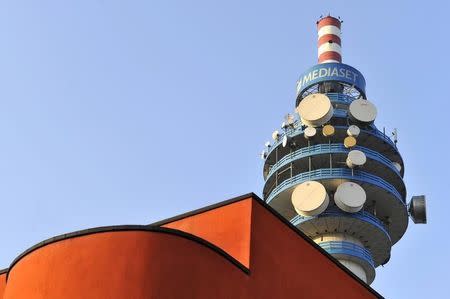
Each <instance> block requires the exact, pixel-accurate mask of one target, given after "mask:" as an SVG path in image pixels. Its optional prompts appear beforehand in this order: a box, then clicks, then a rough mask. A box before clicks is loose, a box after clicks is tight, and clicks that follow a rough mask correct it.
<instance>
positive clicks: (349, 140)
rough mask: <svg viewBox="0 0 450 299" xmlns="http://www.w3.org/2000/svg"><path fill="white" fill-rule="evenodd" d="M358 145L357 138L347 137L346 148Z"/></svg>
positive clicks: (345, 140)
mask: <svg viewBox="0 0 450 299" xmlns="http://www.w3.org/2000/svg"><path fill="white" fill-rule="evenodd" d="M355 145H356V138H355V137H352V136H348V137H345V139H344V146H345V148H352V147H354V146H355Z"/></svg>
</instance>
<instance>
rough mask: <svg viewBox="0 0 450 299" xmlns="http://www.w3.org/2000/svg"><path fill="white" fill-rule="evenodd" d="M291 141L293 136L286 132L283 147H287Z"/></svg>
mask: <svg viewBox="0 0 450 299" xmlns="http://www.w3.org/2000/svg"><path fill="white" fill-rule="evenodd" d="M290 141H291V137H290V136H288V135H286V134H285V135H284V136H283V140H282V141H281V143H282V145H283V147H286V146H287V145H288V144H289V143H290Z"/></svg>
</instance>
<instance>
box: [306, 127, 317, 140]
mask: <svg viewBox="0 0 450 299" xmlns="http://www.w3.org/2000/svg"><path fill="white" fill-rule="evenodd" d="M316 133H317V130H316V128H314V127H306V129H305V131H303V134H304V135H305V138H306V139H310V138H312V137H314V136H315V135H316Z"/></svg>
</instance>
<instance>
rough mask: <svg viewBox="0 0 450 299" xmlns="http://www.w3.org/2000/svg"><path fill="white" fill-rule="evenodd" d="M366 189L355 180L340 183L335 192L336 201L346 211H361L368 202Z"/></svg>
mask: <svg viewBox="0 0 450 299" xmlns="http://www.w3.org/2000/svg"><path fill="white" fill-rule="evenodd" d="M366 197H367V196H366V191H364V189H363V188H362V187H361V186H360V185H358V184H356V183H353V182H345V183H342V184H340V185H339V186H338V187H337V189H336V192H335V193H334V202H335V203H336V205H337V206H338V207H339V209H341V210H342V211H344V212H347V213H356V212H359V211H360V210H361V209H362V207H363V206H364V203H365V202H366Z"/></svg>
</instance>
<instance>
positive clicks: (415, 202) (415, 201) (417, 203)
mask: <svg viewBox="0 0 450 299" xmlns="http://www.w3.org/2000/svg"><path fill="white" fill-rule="evenodd" d="M426 208H427V203H426V200H425V195H419V196H413V197H412V198H411V201H410V202H409V205H408V212H409V216H410V217H411V219H412V221H414V223H415V224H425V223H427V209H426Z"/></svg>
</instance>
